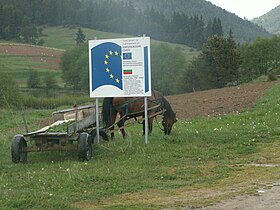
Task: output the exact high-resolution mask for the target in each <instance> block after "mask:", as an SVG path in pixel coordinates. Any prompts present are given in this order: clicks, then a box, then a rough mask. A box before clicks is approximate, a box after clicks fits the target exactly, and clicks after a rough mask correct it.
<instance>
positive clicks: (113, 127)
mask: <svg viewBox="0 0 280 210" xmlns="http://www.w3.org/2000/svg"><path fill="white" fill-rule="evenodd" d="M114 129H115V126H112V127H111V128H110V133H111V140H115V133H114Z"/></svg>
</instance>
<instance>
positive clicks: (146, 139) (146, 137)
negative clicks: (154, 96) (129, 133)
mask: <svg viewBox="0 0 280 210" xmlns="http://www.w3.org/2000/svg"><path fill="white" fill-rule="evenodd" d="M144 101H145V102H144V103H145V143H146V144H148V133H149V124H148V108H147V106H148V105H147V104H148V103H147V97H145V98H144Z"/></svg>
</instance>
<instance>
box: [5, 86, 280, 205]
mask: <svg viewBox="0 0 280 210" xmlns="http://www.w3.org/2000/svg"><path fill="white" fill-rule="evenodd" d="M279 91H280V84H279V83H277V84H276V85H275V86H274V87H273V88H272V89H271V90H269V91H268V92H267V94H266V95H265V96H264V97H263V98H262V99H261V100H260V101H259V102H258V103H257V106H256V108H254V109H252V110H247V111H244V112H243V113H238V114H235V115H225V116H220V117H218V118H213V119H210V118H196V119H193V120H190V121H185V120H183V121H182V120H181V121H179V122H178V123H177V124H176V125H175V127H174V129H173V132H172V134H171V136H164V135H163V133H162V132H161V131H160V129H159V128H158V127H157V126H156V124H155V125H154V131H153V135H152V136H151V137H150V138H149V143H148V145H145V143H144V138H143V136H142V129H141V128H142V126H141V125H137V124H136V125H134V126H131V127H127V130H128V133H129V136H130V137H129V138H127V139H125V140H123V139H122V137H121V135H120V134H119V133H118V134H117V136H116V141H114V142H109V143H108V144H103V143H102V144H100V145H94V159H93V160H92V161H89V162H78V161H77V154H76V153H75V152H69V153H66V152H44V153H40V152H39V153H29V154H28V163H27V164H12V163H11V158H10V144H11V139H12V137H13V135H15V134H17V133H23V132H24V131H23V125H22V120H21V112H18V111H13V110H1V111H0V112H1V113H0V116H1V118H0V122H1V132H0V135H1V136H0V137H1V141H0V154H1V159H0V187H1V194H0V209H102V208H103V209H163V208H171V207H173V208H179V207H187V206H193V207H199V206H204V205H209V204H212V203H215V202H217V201H219V200H221V199H226V198H231V197H233V196H236V195H242V194H256V189H258V187H261V186H265V185H266V184H267V183H271V182H272V181H273V180H276V179H279V178H280V176H279V172H280V169H279V167H270V168H264V167H255V166H252V165H250V164H251V163H258V164H261V163H272V164H279V163H280V144H279V138H280V127H279V121H280V112H279V107H280V99H279V97H278V95H279ZM50 114H51V110H37V111H32V110H30V111H29V112H28V113H27V116H28V122H29V127H30V128H32V129H37V128H40V127H42V123H40V122H41V120H43V119H44V118H46V117H47V116H50Z"/></svg>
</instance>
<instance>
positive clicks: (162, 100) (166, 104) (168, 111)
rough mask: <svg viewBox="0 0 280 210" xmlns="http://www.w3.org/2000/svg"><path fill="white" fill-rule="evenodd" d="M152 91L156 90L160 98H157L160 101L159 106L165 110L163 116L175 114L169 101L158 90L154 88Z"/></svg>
mask: <svg viewBox="0 0 280 210" xmlns="http://www.w3.org/2000/svg"><path fill="white" fill-rule="evenodd" d="M154 92H156V94H159V96H160V98H158V99H159V100H160V101H159V102H160V103H161V106H162V107H163V108H164V109H165V110H166V111H165V112H164V114H163V116H171V117H174V116H175V112H174V111H173V109H172V107H171V105H170V103H169V102H168V101H167V99H166V98H164V96H163V94H162V93H161V92H159V91H156V90H154Z"/></svg>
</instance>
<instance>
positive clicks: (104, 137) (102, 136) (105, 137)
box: [90, 129, 109, 144]
mask: <svg viewBox="0 0 280 210" xmlns="http://www.w3.org/2000/svg"><path fill="white" fill-rule="evenodd" d="M90 136H91V141H92V143H93V144H94V143H97V139H96V136H97V132H96V130H93V131H91V133H90ZM99 138H100V140H103V141H105V142H108V141H109V137H108V135H107V133H106V132H105V130H103V129H99Z"/></svg>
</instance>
